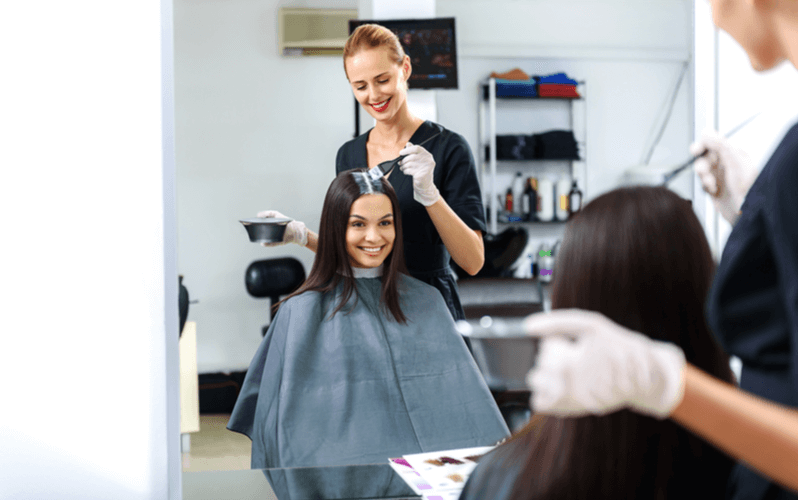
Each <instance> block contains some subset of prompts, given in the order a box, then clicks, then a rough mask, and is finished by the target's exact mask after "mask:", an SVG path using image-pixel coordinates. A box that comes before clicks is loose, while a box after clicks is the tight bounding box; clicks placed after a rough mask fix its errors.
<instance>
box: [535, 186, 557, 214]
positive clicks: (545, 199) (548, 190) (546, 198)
mask: <svg viewBox="0 0 800 500" xmlns="http://www.w3.org/2000/svg"><path fill="white" fill-rule="evenodd" d="M538 194H539V207H538V209H539V210H538V211H537V212H536V216H537V218H538V219H539V220H540V221H543V222H547V221H551V220H553V215H554V211H555V203H554V201H555V200H554V196H553V194H554V193H553V181H551V180H550V179H548V178H546V177H545V178H544V179H540V180H539V192H538Z"/></svg>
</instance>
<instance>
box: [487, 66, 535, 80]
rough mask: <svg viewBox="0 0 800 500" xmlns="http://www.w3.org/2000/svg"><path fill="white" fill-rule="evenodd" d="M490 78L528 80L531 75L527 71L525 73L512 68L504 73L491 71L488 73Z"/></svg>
mask: <svg viewBox="0 0 800 500" xmlns="http://www.w3.org/2000/svg"><path fill="white" fill-rule="evenodd" d="M490 76H491V77H492V78H503V79H506V80H530V79H531V77H530V75H529V74H528V73H525V72H524V71H522V70H521V69H519V68H514V69H512V70H510V71H506V72H505V73H495V72H494V71H492V74H491V75H490Z"/></svg>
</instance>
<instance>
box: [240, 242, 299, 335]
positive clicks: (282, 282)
mask: <svg viewBox="0 0 800 500" xmlns="http://www.w3.org/2000/svg"><path fill="white" fill-rule="evenodd" d="M305 280H306V272H305V269H303V264H302V263H300V261H299V260H297V259H295V258H294V257H282V258H279V259H264V260H257V261H255V262H252V263H251V264H250V265H249V266H247V271H245V274H244V284H245V287H247V292H248V293H249V294H250V295H252V296H253V297H256V298H259V299H260V298H264V297H267V298H269V319H270V322H272V316H273V311H272V308H273V306H274V305H275V304H277V303H278V301H279V300H280V297H281V295H288V294H290V293H292V292H294V291H295V290H297V289H298V288H299V287H300V285H302V284H303V282H304V281H305ZM268 329H269V325H265V326H264V327H263V328H262V329H261V335H262V336H264V335H266V334H267V330H268Z"/></svg>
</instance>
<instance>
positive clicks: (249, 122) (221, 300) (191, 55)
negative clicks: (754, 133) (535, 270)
mask: <svg viewBox="0 0 800 500" xmlns="http://www.w3.org/2000/svg"><path fill="white" fill-rule="evenodd" d="M323 3H324V5H323ZM365 3H369V2H356V1H355V0H326V1H325V2H322V1H315V0H311V1H308V2H304V3H303V5H304V6H308V7H331V6H333V7H336V8H356V7H362V6H363V4H365ZM372 3H375V2H372ZM284 5H286V2H283V1H280V0H273V1H267V2H259V3H253V2H243V1H239V0H233V1H226V2H196V1H192V0H175V2H174V22H175V26H174V34H175V118H176V121H175V123H176V131H175V150H176V171H177V203H178V207H177V213H178V222H177V230H178V272H179V274H181V275H183V276H184V283H185V284H186V285H187V288H189V290H190V292H191V294H192V299H193V300H198V302H197V304H193V305H192V306H191V309H190V311H189V317H188V321H189V322H194V323H195V325H196V338H197V347H196V363H197V372H198V373H200V374H209V373H220V372H221V373H234V372H237V373H238V372H244V371H245V370H247V369H248V367H249V365H250V363H251V361H252V360H253V359H254V356H256V353H257V352H258V351H259V349H260V346H261V341H262V338H263V337H262V327H263V326H264V325H265V324H266V323H268V322H269V311H268V307H267V304H266V303H267V301H265V300H258V299H256V298H253V297H251V296H250V295H248V293H247V290H246V288H245V286H244V283H243V279H242V276H243V274H244V272H245V270H246V269H247V267H248V265H249V264H250V263H252V262H254V261H257V260H262V259H270V258H283V257H293V258H296V259H297V260H299V261H300V262H301V263H302V265H303V267H304V269H305V270H306V272H307V273H308V272H310V270H311V267H312V263H313V259H314V254H313V253H312V252H309V251H308V250H307V249H305V248H302V247H300V246H298V245H285V246H279V247H269V248H265V247H263V246H261V245H257V244H253V243H250V242H249V241H248V239H247V235H246V233H245V231H244V230H243V229H242V227H241V224H240V223H239V222H238V221H239V220H240V219H244V218H248V217H253V216H255V215H256V214H257V213H258V212H259V211H261V210H265V209H272V208H274V209H279V210H281V211H282V212H283V213H284V214H286V215H288V216H289V217H291V218H293V219H295V220H298V221H303V222H304V223H305V224H306V225H307V226H308V227H309V228H310V229H311V230H313V231H318V230H319V229H320V224H319V217H320V212H321V208H322V201H323V199H324V196H325V192H326V190H327V188H328V186H329V184H330V182H331V180H332V179H333V177H334V174H335V168H334V164H335V157H336V152H337V151H338V149H339V147H340V146H341V145H342V144H343V143H345V142H346V141H348V140H350V139H351V138H352V132H353V128H354V118H353V93H352V90H351V88H350V85H349V84H348V82H347V79H346V77H345V74H344V70H343V67H342V61H341V59H340V58H336V57H330V58H326V57H304V58H290V57H282V56H280V55H279V54H278V48H277V36H276V34H275V29H276V27H277V18H276V14H277V10H278V8H279V7H280V6H284ZM580 5H581V9H575V7H574V3H572V2H562V3H558V2H550V3H546V2H545V3H543V2H518V1H516V0H499V1H498V0H491V1H490V0H471V1H469V2H464V1H463V0H438V1H437V2H436V16H437V17H455V18H456V37H457V44H458V61H457V62H458V64H459V73H458V74H459V88H458V89H457V90H447V91H435V92H436V94H435V95H436V98H435V101H436V105H437V110H436V113H437V119H436V121H437V122H438V123H440V124H442V125H443V126H445V127H447V128H448V129H450V130H453V131H455V132H458V133H459V134H461V135H463V136H464V138H465V139H466V140H467V142H468V143H469V145H470V146H471V148H472V155H473V157H475V159H476V161H477V165H478V170H479V173H480V172H482V169H483V167H482V162H481V161H480V159H481V158H482V155H480V154H479V153H478V145H479V143H480V140H479V139H480V131H479V128H478V123H479V122H478V99H477V97H478V92H479V88H480V83H481V82H482V81H483V80H484V79H485V78H486V77H487V76H488V75H489V73H491V72H492V71H497V72H505V71H508V70H510V69H512V68H515V67H519V68H522V69H523V70H524V71H525V72H527V73H528V74H552V73H557V72H561V71H565V72H567V74H568V75H569V76H570V77H572V78H575V79H577V80H580V81H585V82H586V93H585V96H584V97H585V99H584V100H583V101H582V104H581V105H582V106H583V107H584V110H585V113H583V112H581V113H578V116H585V120H582V121H579V122H576V123H575V127H583V131H582V132H581V134H577V133H576V136H578V135H583V136H585V137H586V144H585V145H584V147H585V149H584V151H583V152H584V153H585V155H586V156H585V162H584V164H583V165H578V168H577V169H576V172H575V174H576V176H581V175H583V178H581V179H579V185H580V186H581V188H582V190H583V194H584V198H585V201H586V202H588V201H589V200H591V199H592V198H594V197H595V196H597V195H598V194H600V193H602V192H605V191H607V190H609V189H611V188H612V187H615V185H616V184H617V183H618V179H619V177H620V175H621V174H622V170H623V169H624V168H626V167H630V166H634V165H636V164H638V163H639V161H640V158H641V157H642V155H643V152H645V151H646V150H647V149H648V147H649V146H650V138H651V136H652V135H654V133H655V132H656V131H657V129H658V124H660V123H661V119H662V118H663V116H664V114H665V113H666V111H665V110H666V108H665V103H666V102H667V101H668V100H669V98H670V96H671V93H672V90H673V89H674V88H675V82H676V79H677V76H678V75H679V74H680V70H681V67H682V65H683V64H684V62H685V61H686V60H688V59H689V57H690V55H691V50H692V47H691V39H692V37H691V26H692V15H693V12H692V3H691V2H689V1H688V0H687V1H676V2H636V3H633V4H631V3H628V2H623V3H620V2H612V1H610V0H602V1H600V2H594V3H586V2H583V3H581V4H580ZM370 14H371V13H363V14H362V17H365V18H369V17H370ZM609 28H611V29H609ZM415 92H417V93H430V92H434V91H424V90H414V91H411V93H410V95H413V94H414V93H415ZM426 95H428V94H426ZM692 102H693V95H692V92H691V89H690V87H689V85H688V84H687V83H686V81H684V83H683V84H682V85H681V87H680V88H679V91H678V93H677V97H676V100H675V105H674V106H673V108H672V113H671V115H670V117H669V119H668V120H667V122H666V124H667V125H666V127H665V130H664V133H663V134H662V136H661V139H660V141H659V142H658V144H657V145H656V147H655V150H654V153H653V156H652V162H653V163H658V164H672V163H674V164H678V163H679V162H680V161H682V160H683V159H684V157H685V155H686V151H687V148H688V145H689V143H690V142H691V132H692V131H691V123H692V110H693V105H692ZM556 105H557V103H552V105H550V104H549V103H548V106H549V107H554V106H556ZM548 106H545V108H547V109H548V110H546V111H545V112H544V113H541V114H539V113H538V111H536V109H534V108H532V107H531V106H529V105H526V104H524V103H522V102H519V103H518V107H517V108H514V109H519V110H521V113H520V116H517V117H511V116H510V114H511V111H509V112H508V113H506V116H505V119H504V120H498V133H499V134H505V133H522V132H527V133H539V132H542V131H544V130H547V129H548V128H557V127H561V126H562V125H564V124H562V123H561V122H560V121H558V120H561V119H562V118H563V116H564V115H565V114H564V112H563V109H562V108H558V109H553V110H549V107H548ZM361 123H362V132H363V131H365V129H366V127H365V126H364V124H369V123H371V121H367V120H365V119H362V120H361ZM502 127H506V128H505V129H503V128H502ZM519 168H525V169H530V168H537V169H539V170H537V172H541V173H542V174H543V175H544V174H547V175H550V174H553V173H555V172H556V170H555V169H556V166H554V165H552V164H551V163H548V162H544V163H543V164H542V165H539V166H536V167H531V166H530V165H528V166H525V167H521V166H519ZM517 169H518V165H517V164H513V165H506V166H505V167H502V166H501V167H498V176H497V183H498V184H501V185H502V186H503V187H506V186H508V185H510V184H511V180H512V178H513V177H514V175H515V174H516V171H517ZM526 172H531V170H526ZM396 174H397V172H395V174H394V175H396ZM527 175H532V174H527ZM684 175H685V174H684ZM480 181H481V182H482V183H483V184H482V188H483V190H484V193H483V195H484V203H485V202H486V200H487V198H486V196H487V192H486V189H487V184H486V182H487V179H486V178H484V177H482V178H480ZM672 187H673V189H675V190H676V191H679V192H680V191H681V190H685V191H686V192H685V193H684V192H682V193H681V194H682V195H684V196H685V197H690V196H691V178H690V176H688V175H686V176H685V177H684V178H681V177H679V178H677V179H676V180H675V182H674V184H673V185H672ZM555 227H556V226H548V227H541V228H539V227H537V228H535V230H534V229H532V230H531V245H535V246H536V247H538V245H539V244H540V243H541V240H537V239H536V238H537V237H542V235H545V236H548V237H551V236H552V239H553V240H555V239H556V238H557V237H558V234H556V233H554V231H557V229H554V228H555ZM533 231H538V232H539V233H541V234H538V235H537V234H533ZM407 236H410V235H407ZM365 296H366V294H365ZM363 302H366V301H363ZM373 305H374V304H373ZM361 306H366V304H361ZM378 317H379V316H378ZM304 320H307V315H306V317H305V318H304ZM367 321H369V322H373V323H374V322H377V321H378V320H376V319H375V318H374V317H369V318H366V317H365V318H364V319H363V321H361V323H366V322H367ZM415 321H420V319H419V318H417V317H409V324H411V325H414V324H416V323H414V322H415ZM374 324H377V323H374ZM356 326H358V327H359V328H362V326H363V325H362V324H359V325H356ZM366 347H368V346H365V345H357V346H354V347H353V349H354V350H357V349H365V348H366ZM400 354H403V355H408V356H409V357H412V356H413V358H414V359H411V360H410V361H413V362H415V363H416V362H421V361H422V360H426V358H425V356H426V351H425V350H417V352H415V353H400ZM267 355H269V353H267ZM314 355H315V356H322V354H321V351H318V352H315V354H314ZM298 357H299V356H298ZM324 359H326V361H327V356H326V357H325V358H324ZM429 361H430V366H434V367H435V366H436V363H435V362H434V361H435V360H433V359H430V360H429ZM314 366H315V367H316V365H314ZM265 368H266V369H274V367H269V366H267V365H265ZM370 368H375V369H377V370H381V371H383V370H386V369H387V366H386V365H380V366H377V367H369V366H364V367H363V369H364V370H365V371H366V372H369V373H371V372H372V371H371V370H369V369H370ZM418 368H419V369H420V370H421V369H422V368H421V366H419V367H418ZM293 375H295V374H293ZM296 375H297V376H298V380H301V381H302V380H304V379H303V376H305V375H303V374H296ZM318 382H319V381H318ZM329 389H330V390H329V391H328V392H329V393H331V392H332V391H333V390H334V389H335V388H334V387H332V386H331V387H329ZM235 390H238V387H236V388H235V389H234V392H235ZM287 390H288V389H287ZM303 390H304V389H303V386H297V385H295V386H294V387H292V388H291V393H292V396H293V398H294V399H293V400H294V401H296V402H298V403H300V402H301V401H302V400H300V399H298V398H299V396H300V395H302V393H303ZM328 396H329V394H328ZM444 396H445V397H450V396H449V395H444ZM438 397H439V394H436V395H435V396H434V399H437V398H438ZM374 399H375V401H384V402H385V403H386V404H388V402H389V400H388V399H386V400H382V399H380V398H378V397H376V398H374ZM457 399H458V398H456V400H457ZM451 401H452V400H451ZM419 404H420V408H419V410H420V411H424V409H425V408H427V407H428V406H430V404H429V403H427V402H426V403H423V402H420V403H419ZM448 404H449V403H448ZM459 404H460V402H459V401H455V402H453V403H452V405H453V406H452V407H451V412H450V415H448V416H447V417H446V418H444V420H443V421H442V422H437V425H438V424H443V423H447V422H449V421H450V419H453V418H456V416H457V415H459V414H460V413H466V412H467V410H466V409H465V407H464V405H461V406H459ZM254 406H257V404H256V405H254ZM387 409H388V408H383V409H382V410H387ZM229 411H230V410H229ZM469 411H473V410H471V409H470V410H469ZM323 417H324V416H323V415H316V416H313V415H307V414H306V412H303V413H302V414H298V418H300V419H301V420H300V421H303V422H306V424H307V425H311V424H312V423H313V422H311V420H314V418H316V419H319V420H324V418H323ZM363 420H366V417H363ZM363 420H360V421H359V422H361V421H363ZM300 421H298V422H300ZM206 423H208V425H206ZM323 423H326V422H323ZM227 424H228V415H225V414H222V415H204V414H201V415H200V432H199V433H192V434H191V436H192V438H191V446H190V447H189V454H188V455H187V457H188V460H186V462H185V465H186V466H187V468H190V469H194V468H195V467H199V468H216V469H224V468H236V467H247V466H249V464H250V441H249V439H247V438H246V437H244V436H242V435H241V434H237V433H234V432H231V431H229V430H226V429H225V426H226V425H227ZM366 429H369V430H370V432H371V434H370V435H366V432H365V436H364V437H363V438H362V442H363V443H368V441H369V439H375V440H381V439H384V438H382V437H381V435H380V433H379V431H378V429H375V428H374V427H373V428H365V431H366ZM389 431H390V430H387V432H389ZM298 432H299V431H298ZM337 432H338V431H337ZM334 434H335V433H334ZM207 436H209V437H210V438H209V439H205V438H206V437H207ZM224 436H225V437H224ZM228 437H230V440H228ZM487 444H490V443H487ZM195 453H196V454H195ZM232 456H235V457H236V458H235V459H233V460H227V459H226V458H225V457H232ZM187 457H185V458H187ZM386 458H388V457H383V460H381V462H383V461H384V460H385V459H386Z"/></svg>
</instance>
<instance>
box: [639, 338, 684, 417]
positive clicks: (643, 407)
mask: <svg viewBox="0 0 800 500" xmlns="http://www.w3.org/2000/svg"><path fill="white" fill-rule="evenodd" d="M647 342H648V346H647V354H646V355H644V356H642V357H641V358H639V359H640V360H646V363H645V365H642V366H639V367H637V369H635V370H634V373H631V375H633V377H634V378H633V379H632V380H633V381H635V382H636V385H637V386H638V390H637V391H636V393H635V396H634V397H631V398H630V400H629V405H628V406H629V407H630V408H631V409H632V410H634V411H637V412H639V413H642V414H645V415H649V416H652V417H655V418H659V419H664V418H667V417H669V415H670V414H671V413H672V412H673V411H674V410H675V408H676V407H677V406H678V405H679V404H680V402H681V400H682V399H683V394H684V388H685V385H686V357H685V355H684V353H683V350H682V349H681V348H680V347H678V346H677V345H675V344H672V343H670V342H660V341H655V340H650V339H647Z"/></svg>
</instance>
